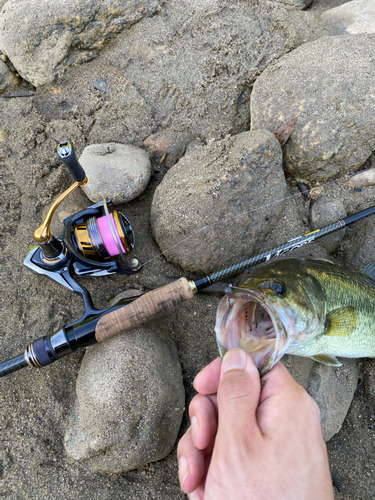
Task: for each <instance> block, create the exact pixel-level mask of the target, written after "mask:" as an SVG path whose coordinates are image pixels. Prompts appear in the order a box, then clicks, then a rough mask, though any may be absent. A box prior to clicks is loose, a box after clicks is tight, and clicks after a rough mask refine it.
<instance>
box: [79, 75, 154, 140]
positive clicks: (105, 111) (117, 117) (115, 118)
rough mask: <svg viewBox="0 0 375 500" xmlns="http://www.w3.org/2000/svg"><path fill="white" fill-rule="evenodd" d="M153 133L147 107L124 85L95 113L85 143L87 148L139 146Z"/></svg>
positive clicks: (152, 124) (143, 101)
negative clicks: (124, 145)
mask: <svg viewBox="0 0 375 500" xmlns="http://www.w3.org/2000/svg"><path fill="white" fill-rule="evenodd" d="M155 129H156V123H155V121H154V119H153V116H152V108H151V106H149V105H148V104H147V103H146V101H145V100H144V98H143V97H142V96H141V95H140V94H139V92H138V91H137V89H136V88H135V87H134V85H131V84H129V83H128V84H127V85H126V86H124V88H123V90H122V92H121V93H119V94H118V95H116V96H114V99H111V100H110V101H109V102H106V103H105V104H104V105H103V107H102V108H101V109H100V110H99V111H98V112H97V113H96V116H95V123H94V125H93V127H92V129H91V130H90V134H89V140H90V143H91V144H94V143H103V142H119V143H127V144H134V145H136V146H141V145H142V141H143V140H144V139H145V138H146V137H148V136H149V135H150V134H152V133H153V132H154V130H155Z"/></svg>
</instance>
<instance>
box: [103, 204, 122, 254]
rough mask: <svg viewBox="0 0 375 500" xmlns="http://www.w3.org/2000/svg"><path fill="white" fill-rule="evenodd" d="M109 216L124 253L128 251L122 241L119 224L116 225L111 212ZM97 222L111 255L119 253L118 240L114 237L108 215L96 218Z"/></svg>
mask: <svg viewBox="0 0 375 500" xmlns="http://www.w3.org/2000/svg"><path fill="white" fill-rule="evenodd" d="M109 216H110V218H111V222H112V226H113V228H114V230H115V233H116V236H117V241H118V242H119V244H120V247H121V250H122V251H123V252H124V253H126V250H125V248H124V246H123V244H122V242H121V238H120V235H119V233H118V230H117V226H116V223H115V221H114V218H113V214H110V215H109ZM96 223H97V225H98V229H99V233H100V236H101V238H102V240H103V243H104V246H105V248H106V249H107V252H108V253H109V255H110V256H111V257H114V256H115V255H118V254H119V253H120V252H119V251H118V248H117V245H116V242H115V241H114V239H113V235H112V231H111V228H110V226H109V222H108V220H107V216H106V215H104V216H103V217H99V218H98V219H96Z"/></svg>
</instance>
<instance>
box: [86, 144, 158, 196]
mask: <svg viewBox="0 0 375 500" xmlns="http://www.w3.org/2000/svg"><path fill="white" fill-rule="evenodd" d="M79 161H80V163H81V165H82V167H83V169H84V170H85V172H86V175H87V178H88V183H87V184H85V185H84V186H82V189H83V191H84V192H85V194H86V196H87V197H88V198H90V200H91V201H93V202H95V203H97V202H98V201H100V200H102V199H103V198H107V197H109V198H111V200H112V202H113V203H115V204H116V203H124V202H127V201H130V200H133V199H134V198H136V197H137V196H139V195H140V194H141V193H142V192H143V191H144V190H145V189H146V186H147V184H148V182H149V180H150V175H151V163H150V159H149V157H148V154H147V153H146V152H145V151H143V150H142V149H140V148H137V147H136V146H132V145H125V144H116V143H107V144H91V145H90V146H87V147H86V148H85V149H84V151H83V153H82V156H81V157H80V159H79Z"/></svg>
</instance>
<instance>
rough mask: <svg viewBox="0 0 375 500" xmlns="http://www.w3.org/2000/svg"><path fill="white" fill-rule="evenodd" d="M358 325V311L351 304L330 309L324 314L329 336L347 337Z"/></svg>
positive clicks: (326, 333) (326, 332) (325, 333)
mask: <svg viewBox="0 0 375 500" xmlns="http://www.w3.org/2000/svg"><path fill="white" fill-rule="evenodd" d="M357 325H358V313H357V311H356V309H355V308H354V307H352V306H344V307H340V308H339V309H335V310H334V311H331V312H329V313H328V314H327V316H326V331H325V332H324V335H328V336H330V337H347V336H348V335H350V334H351V333H352V331H353V330H354V329H355V328H356V326H357Z"/></svg>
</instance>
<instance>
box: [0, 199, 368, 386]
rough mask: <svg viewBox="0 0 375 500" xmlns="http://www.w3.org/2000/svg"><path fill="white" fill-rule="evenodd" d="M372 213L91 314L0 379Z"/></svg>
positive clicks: (8, 366)
mask: <svg viewBox="0 0 375 500" xmlns="http://www.w3.org/2000/svg"><path fill="white" fill-rule="evenodd" d="M374 213H375V206H373V207H370V208H367V209H366V210H362V211H361V212H358V213H356V214H353V215H351V216H349V217H346V218H345V219H341V220H338V221H337V222H334V223H333V224H330V225H328V226H325V227H323V228H321V229H317V230H315V231H312V232H310V233H307V234H305V235H303V236H299V237H297V238H294V239H292V240H290V241H288V242H287V243H285V244H284V245H281V246H278V247H276V248H273V249H272V250H269V251H268V252H264V253H261V254H259V255H257V256H255V257H252V258H250V259H248V260H245V261H243V262H240V263H238V264H235V265H233V266H231V267H228V268H226V269H223V270H221V271H218V272H216V273H213V274H210V275H208V276H205V277H204V278H201V279H199V280H197V281H188V280H187V279H186V278H180V279H179V280H177V281H174V282H173V283H170V284H168V285H165V286H163V287H161V288H157V289H156V290H152V291H151V292H147V293H145V294H144V295H142V296H141V297H138V298H134V300H132V301H131V302H130V303H127V304H124V303H118V304H117V305H116V306H114V307H112V308H110V309H106V310H104V311H95V313H96V314H93V315H92V316H91V317H86V318H85V320H84V321H82V320H79V321H78V322H76V323H73V324H72V325H71V326H69V327H66V328H63V329H62V330H60V331H59V332H57V333H55V334H52V335H47V336H45V337H42V338H40V339H37V340H34V342H31V343H30V344H29V345H28V347H27V348H26V351H25V353H24V354H23V355H20V356H17V357H15V358H13V359H11V360H9V361H6V362H4V363H1V364H0V377H3V376H5V375H8V374H9V373H11V372H13V371H16V370H19V369H21V368H23V367H24V366H27V365H30V366H34V367H41V366H46V365H48V364H51V363H52V362H54V361H56V360H57V359H59V358H60V357H62V356H64V355H66V354H69V353H70V352H73V351H75V350H76V349H77V348H79V347H85V346H87V345H91V344H95V343H97V342H102V341H104V340H107V339H110V338H112V337H114V336H115V335H118V334H120V333H123V332H126V331H128V330H132V329H133V328H136V327H138V326H140V325H142V324H143V323H146V322H147V321H150V320H152V319H155V318H156V317H158V316H159V315H161V314H166V313H168V312H170V311H172V310H173V309H174V308H175V307H176V306H178V305H179V304H182V303H184V302H188V301H191V300H192V299H193V298H194V295H195V294H196V293H198V292H199V291H200V290H203V289H204V288H207V287H209V286H210V285H212V284H214V283H216V282H218V281H220V280H222V279H226V278H229V277H230V276H234V275H235V274H238V273H239V272H241V271H243V270H245V269H247V268H250V267H253V266H255V265H257V264H261V263H263V262H267V261H269V260H271V259H275V258H277V257H280V256H281V255H284V254H285V253H287V252H290V251H292V250H294V249H296V248H300V247H302V246H304V245H306V244H308V243H310V242H312V241H314V240H316V239H318V238H321V237H322V236H326V235H327V234H330V233H332V232H334V231H337V230H338V229H342V228H344V227H346V226H348V225H349V224H352V223H353V222H356V221H357V220H360V219H362V218H364V217H367V216H369V215H372V214H374ZM92 312H93V311H92Z"/></svg>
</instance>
